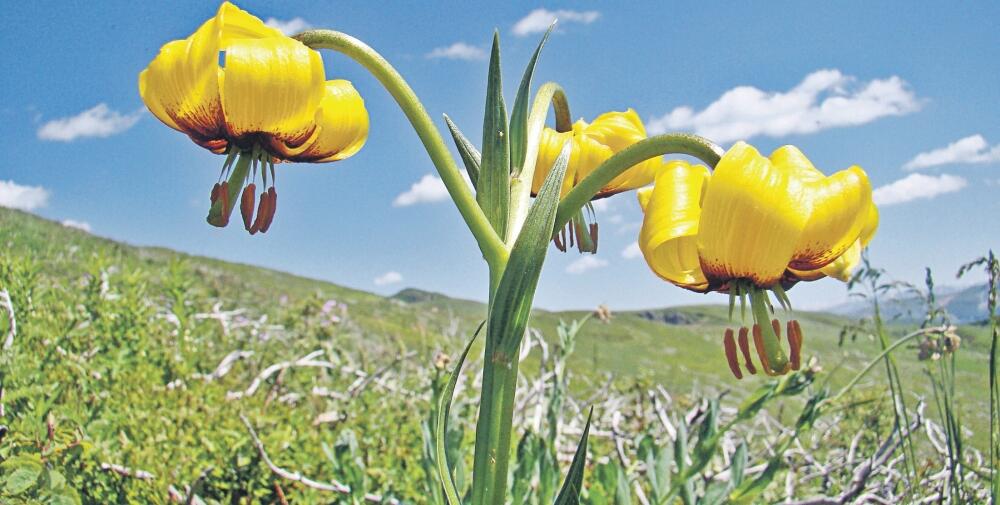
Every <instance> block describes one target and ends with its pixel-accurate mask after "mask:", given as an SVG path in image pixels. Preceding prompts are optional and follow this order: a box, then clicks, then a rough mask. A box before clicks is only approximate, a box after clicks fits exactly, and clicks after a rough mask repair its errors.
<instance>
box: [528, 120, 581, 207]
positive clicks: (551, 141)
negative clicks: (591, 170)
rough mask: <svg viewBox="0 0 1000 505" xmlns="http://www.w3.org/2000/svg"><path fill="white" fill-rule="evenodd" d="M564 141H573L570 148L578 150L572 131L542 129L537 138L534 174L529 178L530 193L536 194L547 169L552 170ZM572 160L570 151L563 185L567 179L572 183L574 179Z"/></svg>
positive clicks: (546, 173) (574, 167) (547, 171)
mask: <svg viewBox="0 0 1000 505" xmlns="http://www.w3.org/2000/svg"><path fill="white" fill-rule="evenodd" d="M566 142H573V143H574V145H573V147H572V149H573V150H575V151H578V150H579V148H578V147H577V146H576V142H575V140H574V134H573V132H572V131H568V132H562V133H560V132H557V131H555V130H553V129H552V128H544V129H542V134H541V136H540V137H539V139H538V157H537V158H536V159H535V174H534V176H533V179H532V180H531V194H533V195H534V194H538V190H539V189H541V187H542V183H543V182H545V178H546V177H548V175H549V171H550V170H552V165H553V164H555V161H556V158H558V157H559V153H560V152H562V148H563V145H565V144H566ZM573 161H574V156H573V152H570V158H569V163H568V164H567V165H566V178H565V179H563V181H564V182H563V186H564V187H565V185H566V182H567V181H568V183H569V184H570V185H572V184H573V181H574V180H576V179H575V177H574V170H575V169H576V165H574V164H573Z"/></svg>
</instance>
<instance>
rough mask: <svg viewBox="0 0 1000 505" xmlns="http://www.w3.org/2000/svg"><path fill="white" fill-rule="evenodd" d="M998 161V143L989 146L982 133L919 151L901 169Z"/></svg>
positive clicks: (999, 146) (999, 153)
mask: <svg viewBox="0 0 1000 505" xmlns="http://www.w3.org/2000/svg"><path fill="white" fill-rule="evenodd" d="M995 161H1000V144H997V145H995V146H993V147H990V144H989V143H988V142H986V139H985V138H983V136H982V135H970V136H968V137H965V138H962V139H959V140H956V141H954V142H952V143H951V144H948V145H947V146H945V147H941V148H938V149H932V150H930V151H927V152H923V153H920V154H918V155H916V156H914V157H913V159H912V160H910V161H907V162H906V164H905V165H903V170H919V169H921V168H930V167H936V166H939V165H953V164H971V163H992V162H995Z"/></svg>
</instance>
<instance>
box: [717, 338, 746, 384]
mask: <svg viewBox="0 0 1000 505" xmlns="http://www.w3.org/2000/svg"><path fill="white" fill-rule="evenodd" d="M722 342H723V343H724V345H725V347H726V361H728V362H729V370H730V371H732V372H733V376H735V377H736V379H737V380H739V379H742V378H743V372H741V371H740V361H739V358H737V357H736V341H734V340H733V330H732V329H731V328H726V335H725V337H723V339H722Z"/></svg>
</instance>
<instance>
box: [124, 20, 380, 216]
mask: <svg viewBox="0 0 1000 505" xmlns="http://www.w3.org/2000/svg"><path fill="white" fill-rule="evenodd" d="M220 60H221V61H220ZM139 94H140V95H141V96H142V100H143V102H144V103H145V104H146V107H148V108H149V110H150V112H152V113H153V115H154V116H156V117H157V118H158V119H159V120H160V121H162V122H163V123H164V124H166V125H167V126H169V127H171V128H173V129H175V130H178V131H180V132H183V133H186V134H187V135H188V137H190V138H191V140H192V141H194V142H195V143H196V144H198V145H200V146H202V147H204V148H206V149H208V150H210V151H212V152H213V153H216V154H227V157H226V161H225V163H224V164H223V169H222V174H220V177H219V182H217V183H216V185H215V186H214V187H213V188H212V194H211V202H212V207H211V210H210V211H209V216H208V222H209V223H211V224H213V225H215V226H226V225H227V224H228V223H229V216H230V213H231V212H232V210H233V208H234V207H235V205H236V201H237V196H239V197H240V213H241V215H242V218H243V223H244V226H245V228H246V230H247V231H249V232H250V234H251V235H253V234H255V233H257V232H258V231H259V232H261V233H263V232H266V231H267V230H268V228H269V227H270V225H271V222H272V220H273V219H274V213H275V209H276V207H277V192H276V191H275V189H274V175H275V174H274V163H275V162H282V161H298V162H310V163H323V162H329V161H337V160H342V159H344V158H348V157H350V156H352V155H353V154H355V153H356V152H358V151H359V150H360V149H361V147H362V146H363V145H364V143H365V140H366V139H367V138H368V112H367V110H366V109H365V105H364V101H363V100H362V99H361V95H359V94H358V92H357V91H356V90H355V89H354V87H353V86H352V85H351V83H350V82H348V81H345V80H329V81H328V80H326V75H325V72H324V69H323V60H322V58H321V57H320V55H319V53H318V52H316V51H314V50H312V49H310V48H308V47H306V46H305V45H304V44H302V43H301V42H299V41H297V40H294V39H292V38H289V37H286V36H285V35H283V34H282V33H281V32H280V31H278V30H276V29H274V28H271V27H269V26H267V25H265V24H264V23H263V22H262V21H261V20H260V19H258V18H256V17H254V16H253V15H251V14H249V13H247V12H245V11H243V10H241V9H239V8H238V7H236V6H234V5H233V4H231V3H229V2H224V3H223V4H222V5H221V6H220V7H219V10H218V12H217V13H216V15H215V17H213V18H212V19H209V20H208V21H206V22H205V23H204V24H202V25H201V27H199V28H198V30H197V31H195V32H194V33H193V34H192V35H191V36H189V37H188V38H186V39H181V40H174V41H171V42H168V43H167V44H165V45H164V46H163V47H162V48H161V49H160V53H159V54H158V55H157V56H156V58H154V59H153V61H152V62H150V64H149V66H148V67H147V68H146V69H145V70H143V71H142V73H140V74H139ZM258 169H259V170H260V175H261V182H262V183H263V188H262V189H263V190H262V193H261V196H260V203H259V205H258V206H257V216H256V219H255V218H254V217H253V214H254V206H255V205H254V203H255V192H256V184H255V181H256V179H257V171H258ZM268 172H270V174H271V179H270V184H271V186H270V187H267V186H268V178H267V173H268Z"/></svg>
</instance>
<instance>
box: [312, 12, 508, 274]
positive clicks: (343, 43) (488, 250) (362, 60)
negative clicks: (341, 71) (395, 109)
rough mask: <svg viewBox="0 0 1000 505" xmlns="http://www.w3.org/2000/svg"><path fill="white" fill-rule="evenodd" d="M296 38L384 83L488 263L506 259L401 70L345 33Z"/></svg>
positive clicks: (326, 32) (315, 33)
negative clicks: (349, 61) (348, 61)
mask: <svg viewBox="0 0 1000 505" xmlns="http://www.w3.org/2000/svg"><path fill="white" fill-rule="evenodd" d="M295 38H296V39H298V40H300V41H301V42H302V43H303V44H305V45H307V46H309V47H312V48H314V49H332V50H334V51H337V52H340V53H343V54H344V55H346V56H348V57H350V58H351V59H353V60H354V61H356V62H358V63H359V64H361V66H363V67H365V69H367V70H368V71H369V72H371V74H372V75H373V76H375V78H376V79H378V81H379V82H380V83H382V86H383V87H385V89H386V91H388V92H389V94H390V95H392V97H393V98H394V99H395V100H396V103H397V104H399V107H400V108H401V109H402V110H403V113H404V114H406V118H407V119H409V120H410V124H411V125H413V129H414V130H415V131H416V132H417V136H418V137H420V141H421V142H423V144H424V149H426V150H427V154H428V155H429V156H430V158H431V161H432V162H434V166H435V167H436V168H437V171H438V173H439V174H440V176H441V180H442V181H443V182H444V185H445V187H446V188H447V189H448V193H449V194H450V195H451V199H452V200H453V201H454V202H455V205H456V206H457V207H458V211H459V212H460V213H461V214H462V218H463V219H464V220H465V224H466V225H468V227H469V230H471V231H472V234H473V235H474V236H475V238H476V242H477V243H478V244H479V249H480V250H481V251H482V253H483V257H484V258H486V262H487V263H489V264H490V265H491V266H492V265H495V264H497V263H500V262H502V261H503V260H504V258H506V256H507V254H508V252H507V247H506V246H504V244H503V240H502V239H501V238H500V237H499V236H498V235H497V234H496V232H495V231H493V227H492V226H491V225H490V223H489V221H488V220H487V219H486V215H485V214H483V211H482V209H480V208H479V204H477V203H476V198H475V197H474V196H473V195H472V192H471V191H470V190H469V187H468V186H467V185H466V184H465V180H464V179H463V178H462V175H461V173H460V172H459V170H458V167H457V166H456V165H455V160H453V159H452V157H451V154H450V153H449V151H448V148H447V146H446V145H445V143H444V140H443V139H442V138H441V134H440V133H439V132H438V130H437V128H436V127H435V126H434V122H433V121H431V118H430V116H428V115H427V111H426V110H424V106H423V105H422V104H421V103H420V100H419V99H417V95H416V94H415V93H414V92H413V89H412V88H410V85H409V84H407V83H406V80H404V79H403V77H402V76H401V75H399V72H397V71H396V69H395V68H393V67H392V65H390V64H389V62H388V61H386V59H385V58H383V57H382V55H380V54H379V53H377V52H376V51H375V50H374V49H372V48H371V47H369V46H368V45H367V44H365V43H364V42H361V41H360V40H358V39H356V38H354V37H351V36H350V35H347V34H344V33H340V32H336V31H333V30H309V31H306V32H303V33H300V34H298V35H296V36H295Z"/></svg>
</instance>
